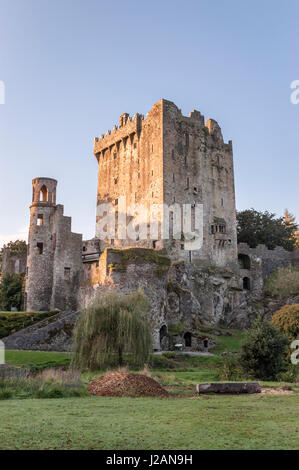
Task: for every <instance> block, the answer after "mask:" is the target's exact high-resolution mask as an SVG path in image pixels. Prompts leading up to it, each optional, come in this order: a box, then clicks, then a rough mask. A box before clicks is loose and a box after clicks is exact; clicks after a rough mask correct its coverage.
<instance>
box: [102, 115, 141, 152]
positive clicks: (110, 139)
mask: <svg viewBox="0 0 299 470" xmlns="http://www.w3.org/2000/svg"><path fill="white" fill-rule="evenodd" d="M143 119H144V116H143V115H142V114H135V116H134V117H130V115H129V114H127V113H123V114H122V115H121V116H120V118H119V125H118V126H117V125H115V126H114V128H113V130H112V131H111V130H108V131H107V133H106V134H102V135H101V136H100V137H95V139H94V155H95V156H96V158H97V160H99V157H100V156H101V155H102V156H103V157H104V156H105V152H106V151H110V153H111V152H113V148H114V147H116V150H118V149H119V146H120V144H121V143H122V144H123V145H124V146H126V143H127V140H128V139H131V140H132V139H134V136H135V135H137V136H139V134H140V132H141V129H142V121H143Z"/></svg>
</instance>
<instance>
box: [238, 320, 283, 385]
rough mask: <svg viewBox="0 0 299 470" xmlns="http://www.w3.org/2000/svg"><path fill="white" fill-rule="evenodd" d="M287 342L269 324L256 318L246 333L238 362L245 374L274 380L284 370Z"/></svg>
mask: <svg viewBox="0 0 299 470" xmlns="http://www.w3.org/2000/svg"><path fill="white" fill-rule="evenodd" d="M288 344H289V340H288V339H287V338H286V337H285V336H283V335H282V334H281V333H280V331H279V330H277V329H276V328H275V327H274V326H273V325H271V323H269V322H268V321H266V320H262V319H260V318H258V319H257V320H256V321H255V322H254V323H253V325H252V327H251V329H250V330H249V331H248V334H247V337H246V338H245V340H244V343H243V345H242V350H241V356H240V361H241V364H242V368H243V369H244V371H245V374H248V376H250V377H253V378H256V379H261V380H276V378H277V375H278V374H279V373H280V372H283V371H284V370H286V363H285V352H286V347H287V345H288Z"/></svg>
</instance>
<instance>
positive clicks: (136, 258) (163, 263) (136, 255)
mask: <svg viewBox="0 0 299 470" xmlns="http://www.w3.org/2000/svg"><path fill="white" fill-rule="evenodd" d="M109 252H110V253H116V254H117V255H120V256H121V261H120V262H119V263H110V264H109V265H108V266H109V268H110V271H119V272H125V271H126V270H127V267H128V265H129V264H146V263H153V264H156V265H157V268H156V269H155V271H154V274H155V275H156V276H157V277H159V278H161V277H163V274H164V273H165V272H166V271H167V270H168V269H169V267H170V265H171V261H170V258H169V257H168V256H166V255H165V254H164V252H163V251H162V250H159V251H157V250H153V249H151V248H127V249H123V250H116V249H111V248H110V249H109Z"/></svg>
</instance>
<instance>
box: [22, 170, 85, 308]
mask: <svg viewBox="0 0 299 470" xmlns="http://www.w3.org/2000/svg"><path fill="white" fill-rule="evenodd" d="M56 186H57V181H56V180H53V179H51V178H35V179H34V180H33V203H32V205H31V208H30V228H29V244H28V257H27V276H26V286H25V309H26V310H30V311H42V310H54V309H56V308H57V309H60V310H66V309H69V310H76V305H77V291H78V287H79V280H80V272H81V270H82V236H81V235H78V234H74V233H72V232H71V218H70V217H65V216H64V215H63V206H61V205H56Z"/></svg>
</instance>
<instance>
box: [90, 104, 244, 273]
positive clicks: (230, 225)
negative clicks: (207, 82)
mask: <svg viewBox="0 0 299 470" xmlns="http://www.w3.org/2000/svg"><path fill="white" fill-rule="evenodd" d="M94 153H95V156H96V158H97V160H98V163H99V167H98V205H99V204H102V203H105V202H112V203H113V204H114V206H117V204H118V202H119V197H120V196H121V195H125V196H126V198H127V206H129V205H130V204H133V203H135V202H136V203H142V204H143V205H145V206H146V207H147V209H149V208H150V206H151V205H152V204H160V205H162V204H165V205H167V206H168V207H169V206H171V205H173V204H179V205H180V209H182V207H183V204H188V203H189V204H191V205H194V204H203V208H204V246H203V248H202V249H201V250H195V251H194V250H193V251H192V253H190V252H189V251H187V250H186V249H185V243H184V239H183V238H182V239H181V240H174V239H173V236H172V232H170V239H169V240H162V239H161V232H160V233H159V236H158V241H157V240H156V241H155V240H151V241H150V240H148V241H144V240H142V239H140V240H136V241H133V240H130V239H126V240H121V241H120V240H115V241H112V242H111V240H106V242H105V243H101V246H102V248H103V249H104V248H105V247H107V246H111V245H113V246H116V247H120V246H126V247H128V246H144V247H148V248H151V247H154V248H159V249H160V248H163V247H165V248H166V249H167V252H168V254H169V255H170V256H171V257H172V258H173V259H185V260H186V261H194V262H196V260H197V261H198V262H199V263H200V265H207V266H209V265H214V266H230V267H234V268H236V257H237V239H236V210H235V190H234V169H233V155H232V145H231V142H229V143H228V144H225V143H224V142H223V138H222V134H221V129H220V127H219V126H218V124H217V123H216V121H213V120H208V121H207V123H206V125H205V124H204V117H203V116H202V115H201V114H200V113H199V112H198V111H192V112H191V114H190V116H189V117H186V116H183V115H182V113H181V111H180V110H179V109H178V108H177V106H176V105H175V104H174V103H172V102H170V101H166V100H160V101H159V102H157V103H156V104H155V105H154V106H153V107H152V109H151V110H150V112H149V113H148V115H147V117H146V119H144V118H143V117H142V116H141V115H139V114H137V115H135V117H134V119H131V118H130V117H129V116H128V115H127V114H124V115H122V116H121V117H120V125H119V127H117V126H115V128H114V130H113V131H112V132H111V131H108V133H107V134H106V136H102V137H101V138H99V139H98V138H96V139H95V144H94ZM118 210H119V213H120V212H121V211H120V209H119V207H118ZM193 210H194V209H193ZM166 217H167V218H168V217H169V214H168V211H166V210H165V211H164V212H163V211H162V212H159V213H158V214H157V216H156V220H157V222H158V223H159V224H161V223H162V222H163V221H165V220H166ZM172 218H173V216H172V215H170V227H172ZM127 222H128V220H127ZM143 222H148V220H147V221H146V220H144V219H143ZM97 224H98V227H99V224H100V217H99V216H98V217H97Z"/></svg>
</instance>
